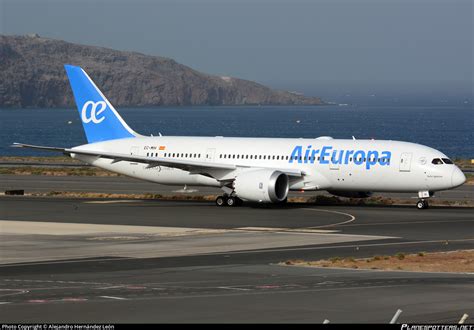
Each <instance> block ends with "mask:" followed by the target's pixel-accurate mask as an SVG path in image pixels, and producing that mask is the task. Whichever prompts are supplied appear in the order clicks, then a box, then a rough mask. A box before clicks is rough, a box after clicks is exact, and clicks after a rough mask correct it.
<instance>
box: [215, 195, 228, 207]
mask: <svg viewBox="0 0 474 330" xmlns="http://www.w3.org/2000/svg"><path fill="white" fill-rule="evenodd" d="M216 205H217V206H226V199H225V198H224V196H217V198H216Z"/></svg>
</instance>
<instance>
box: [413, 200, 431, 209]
mask: <svg viewBox="0 0 474 330" xmlns="http://www.w3.org/2000/svg"><path fill="white" fill-rule="evenodd" d="M428 207H429V204H428V201H425V200H420V201H418V202H417V203H416V208H417V209H418V210H423V209H427V208H428Z"/></svg>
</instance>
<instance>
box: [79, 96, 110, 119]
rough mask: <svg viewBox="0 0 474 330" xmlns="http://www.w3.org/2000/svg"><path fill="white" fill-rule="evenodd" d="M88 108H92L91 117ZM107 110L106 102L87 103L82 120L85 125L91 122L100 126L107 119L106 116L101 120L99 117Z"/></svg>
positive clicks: (84, 106)
mask: <svg viewBox="0 0 474 330" xmlns="http://www.w3.org/2000/svg"><path fill="white" fill-rule="evenodd" d="M88 108H90V112H89V115H88V114H87V110H88ZM105 109H107V104H106V103H105V102H104V101H97V102H94V101H87V102H86V103H84V105H83V106H82V111H81V119H82V121H83V122H84V123H85V124H88V123H90V122H93V123H94V124H100V123H101V122H102V121H103V120H104V119H105V116H102V117H100V118H97V116H99V115H101V114H102V112H104V111H105Z"/></svg>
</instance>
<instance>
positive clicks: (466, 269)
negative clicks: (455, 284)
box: [283, 250, 474, 273]
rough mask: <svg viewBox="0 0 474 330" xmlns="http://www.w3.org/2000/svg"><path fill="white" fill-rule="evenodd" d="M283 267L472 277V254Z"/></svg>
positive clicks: (298, 262) (333, 260)
mask: <svg viewBox="0 0 474 330" xmlns="http://www.w3.org/2000/svg"><path fill="white" fill-rule="evenodd" d="M283 264H285V265H289V266H303V267H338V268H354V269H380V270H408V271H418V272H450V273H474V250H460V251H450V252H433V253H425V252H419V253H416V254H403V253H398V254H396V255H394V256H375V257H372V258H362V259H354V258H337V257H336V258H331V259H329V260H318V261H304V260H288V261H286V262H284V263H283Z"/></svg>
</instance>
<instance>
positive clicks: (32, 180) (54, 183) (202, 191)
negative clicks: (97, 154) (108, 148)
mask: <svg viewBox="0 0 474 330" xmlns="http://www.w3.org/2000/svg"><path fill="white" fill-rule="evenodd" d="M7 189H24V190H25V192H26V193H31V192H49V191H70V192H97V193H117V194H144V193H152V194H162V195H173V194H190V195H208V194H215V195H217V194H221V193H222V191H221V190H220V189H218V188H212V187H188V189H187V190H186V191H185V190H183V186H166V185H160V184H156V183H151V182H145V181H140V180H137V179H132V178H127V177H90V176H41V175H25V176H21V175H8V174H2V175H0V191H2V190H3V191H4V190H7ZM321 194H326V195H327V193H326V192H304V193H301V192H290V196H303V197H309V196H315V195H321ZM377 195H380V196H386V197H392V198H413V197H416V196H415V195H414V194H402V193H397V194H393V193H391V194H389V193H384V194H376V196H377ZM435 196H436V197H435V198H439V199H443V200H451V201H453V200H456V201H466V200H469V201H473V200H474V185H463V186H461V187H458V188H456V189H453V190H448V191H440V192H437V193H436V195H435ZM415 202H416V199H414V201H413V203H415Z"/></svg>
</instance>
